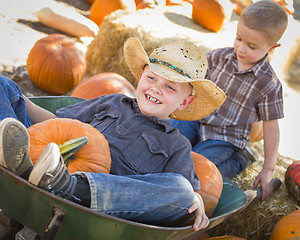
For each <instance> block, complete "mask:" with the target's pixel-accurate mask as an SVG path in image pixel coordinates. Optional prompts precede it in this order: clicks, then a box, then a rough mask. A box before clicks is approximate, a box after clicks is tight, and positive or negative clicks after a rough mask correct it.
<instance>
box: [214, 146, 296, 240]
mask: <svg viewBox="0 0 300 240" xmlns="http://www.w3.org/2000/svg"><path fill="white" fill-rule="evenodd" d="M251 147H252V148H253V149H254V150H255V151H256V152H257V155H258V161H256V162H255V163H253V164H251V165H250V166H249V167H248V168H247V169H246V170H245V171H244V172H242V173H240V174H239V175H238V176H237V177H236V178H234V179H232V180H233V182H235V183H236V184H237V185H238V186H239V187H240V188H241V189H242V190H243V191H245V190H248V189H252V185H253V182H254V179H255V177H256V176H257V174H258V173H259V172H260V170H261V169H262V166H263V159H264V156H263V144H262V142H258V143H252V144H251ZM292 162H293V159H290V158H288V157H283V156H280V155H279V157H278V159H277V164H276V169H275V172H274V177H276V178H279V179H280V180H281V181H282V183H283V184H282V185H281V186H280V188H279V189H277V190H276V191H275V192H274V193H273V194H272V195H271V196H270V197H269V198H267V199H266V200H265V201H261V200H260V201H258V202H257V203H255V204H253V205H251V206H249V207H248V208H246V209H244V210H243V211H242V212H240V213H239V214H236V215H233V216H231V217H230V218H228V219H227V220H226V221H224V222H223V223H221V224H219V225H218V226H216V227H215V228H213V229H211V230H210V231H209V235H210V236H221V235H225V234H230V235H235V236H239V237H243V238H246V239H247V240H252V239H253V240H257V239H260V240H267V239H269V237H270V235H271V232H272V230H273V228H274V226H275V224H276V223H277V222H278V221H279V220H280V219H281V218H282V217H283V216H285V215H287V214H289V213H291V212H292V211H294V210H296V209H297V208H299V207H298V206H297V205H296V201H295V200H294V199H293V198H292V197H291V196H289V195H288V192H287V189H286V187H285V184H284V174H285V171H286V169H287V167H288V166H289V165H290V164H291V163H292Z"/></svg>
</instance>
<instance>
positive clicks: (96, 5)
mask: <svg viewBox="0 0 300 240" xmlns="http://www.w3.org/2000/svg"><path fill="white" fill-rule="evenodd" d="M119 9H130V10H133V11H134V10H136V5H135V1H134V0H94V2H93V4H92V6H91V7H90V16H89V18H90V19H91V20H92V21H94V22H95V23H96V24H97V25H98V26H99V25H101V23H102V22H103V20H104V17H105V16H107V15H109V14H111V13H112V12H114V11H116V10H119Z"/></svg>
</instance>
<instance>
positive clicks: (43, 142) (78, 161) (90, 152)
mask: <svg viewBox="0 0 300 240" xmlns="http://www.w3.org/2000/svg"><path fill="white" fill-rule="evenodd" d="M28 133H29V136H30V157H31V160H32V162H33V164H35V163H36V161H37V160H38V158H39V156H40V155H41V153H42V152H43V150H44V148H45V147H46V146H47V145H48V144H49V143H50V142H54V143H56V144H57V145H62V144H64V143H65V142H67V141H69V140H71V139H76V138H80V137H84V136H86V137H87V138H88V144H86V145H84V146H83V147H82V148H80V149H79V150H78V151H77V152H76V153H75V154H74V155H73V156H74V157H75V159H70V160H69V163H68V166H67V169H68V170H69V172H70V173H73V172H76V171H84V172H102V173H109V171H110V165H111V158H110V151H109V145H108V142H107V140H106V139H105V137H104V136H103V134H102V133H100V132H99V131H98V130H97V129H96V128H94V127H93V126H91V125H89V124H87V123H82V122H80V121H78V120H75V119H67V118H54V119H49V120H46V121H43V122H41V123H37V124H34V125H32V126H30V127H29V128H28Z"/></svg>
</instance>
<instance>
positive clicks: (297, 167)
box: [285, 161, 300, 222]
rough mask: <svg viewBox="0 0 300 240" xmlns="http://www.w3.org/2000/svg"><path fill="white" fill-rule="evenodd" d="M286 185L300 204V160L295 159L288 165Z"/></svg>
mask: <svg viewBox="0 0 300 240" xmlns="http://www.w3.org/2000/svg"><path fill="white" fill-rule="evenodd" d="M285 186H286V188H287V190H288V193H289V194H290V195H291V196H292V197H293V198H294V199H296V201H297V202H298V203H299V204H300V161H294V162H293V163H292V164H291V165H290V166H288V168H287V170H286V172H285ZM299 222H300V219H299Z"/></svg>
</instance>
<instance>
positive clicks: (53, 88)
mask: <svg viewBox="0 0 300 240" xmlns="http://www.w3.org/2000/svg"><path fill="white" fill-rule="evenodd" d="M26 66H27V72H28V76H29V78H30V80H31V81H32V82H33V83H34V85H35V86H36V87H38V88H40V89H42V90H44V91H46V92H49V93H54V94H64V93H66V92H68V91H70V90H72V89H73V88H74V87H75V86H77V84H78V83H79V82H80V81H81V80H82V78H83V77H84V75H85V71H86V60H85V54H84V53H83V52H82V51H81V50H80V49H79V48H78V47H77V46H76V44H75V42H74V41H73V40H72V39H71V38H69V37H67V36H66V35H63V34H50V35H48V36H47V37H44V38H42V39H39V40H38V41H37V42H36V43H35V44H34V46H33V47H32V49H31V50H30V52H29V54H28V58H27V63H26Z"/></svg>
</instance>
